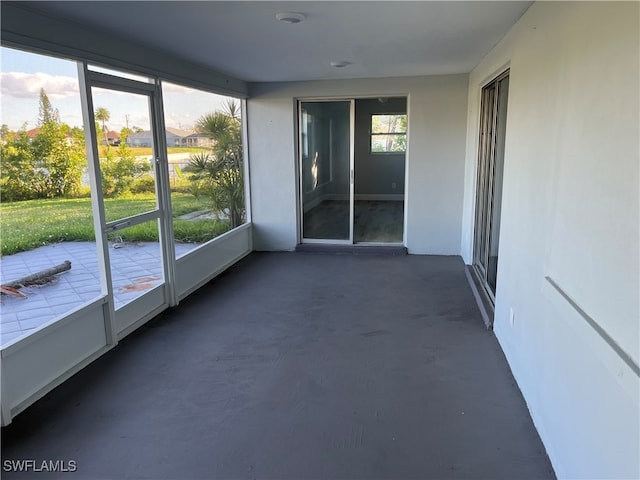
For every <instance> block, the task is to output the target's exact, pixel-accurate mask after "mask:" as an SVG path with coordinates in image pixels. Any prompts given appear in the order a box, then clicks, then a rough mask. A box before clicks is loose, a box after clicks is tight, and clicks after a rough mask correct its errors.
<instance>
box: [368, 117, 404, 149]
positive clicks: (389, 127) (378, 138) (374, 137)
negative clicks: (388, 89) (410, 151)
mask: <svg viewBox="0 0 640 480" xmlns="http://www.w3.org/2000/svg"><path fill="white" fill-rule="evenodd" d="M406 151H407V116H406V115H392V114H384V115H376V114H374V115H371V153H402V152H406Z"/></svg>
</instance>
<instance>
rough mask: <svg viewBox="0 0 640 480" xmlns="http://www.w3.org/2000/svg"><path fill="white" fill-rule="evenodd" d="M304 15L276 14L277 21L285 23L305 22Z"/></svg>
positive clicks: (291, 13)
mask: <svg viewBox="0 0 640 480" xmlns="http://www.w3.org/2000/svg"><path fill="white" fill-rule="evenodd" d="M304 18H305V17H304V14H302V13H296V12H280V13H276V19H277V20H279V21H281V22H284V23H300V22H301V21H303V20H304Z"/></svg>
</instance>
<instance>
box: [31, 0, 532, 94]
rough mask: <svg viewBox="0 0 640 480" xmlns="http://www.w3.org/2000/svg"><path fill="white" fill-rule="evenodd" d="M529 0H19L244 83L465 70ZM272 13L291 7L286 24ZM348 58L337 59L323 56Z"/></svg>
mask: <svg viewBox="0 0 640 480" xmlns="http://www.w3.org/2000/svg"><path fill="white" fill-rule="evenodd" d="M531 3H532V2H518V1H516V2H508V1H497V2H484V1H471V2H451V1H448V2H447V1H445V2H424V1H408V2H404V1H354V2H346V1H323V2H315V1H291V2H287V1H285V2H271V1H257V2H256V1H253V2H249V1H227V2H219V1H159V2H150V1H126V2H124V1H123V2H113V1H104V2H103V1H100V2H98V1H67V2H60V1H46V2H29V3H27V4H23V5H24V6H28V7H29V8H34V9H36V10H38V11H41V12H44V13H46V14H47V15H51V16H56V17H63V18H66V19H69V20H72V21H74V22H77V23H80V24H82V25H84V26H87V27H90V28H91V29H93V30H96V31H99V30H103V31H104V32H105V33H108V34H110V35H114V36H118V37H121V38H123V39H126V40H129V41H132V42H135V43H138V44H141V45H144V46H147V47H151V48H154V49H156V50H160V51H166V52H169V53H171V54H174V55H178V56H180V57H183V58H185V59H187V60H189V61H191V62H193V63H196V64H200V65H204V66H207V67H210V68H213V69H215V70H217V71H219V72H221V73H224V74H227V75H230V76H233V77H236V78H238V79H241V80H245V81H249V82H270V81H297V80H319V79H329V78H363V77H392V76H414V75H440V74H455V73H466V72H469V71H470V70H471V69H472V68H473V67H474V66H475V65H476V64H477V63H478V62H479V61H480V60H481V59H482V57H483V56H484V55H486V53H487V52H488V51H489V50H490V49H491V48H492V47H493V46H494V45H495V44H496V43H497V42H498V41H499V40H500V39H501V38H502V37H503V36H504V35H505V33H506V32H507V31H508V30H509V28H510V27H511V26H512V25H513V24H514V23H515V22H516V20H517V19H518V18H520V16H521V15H522V14H523V13H524V12H525V10H526V9H527V8H528V7H529V6H530V5H531ZM278 12H300V13H303V14H304V15H305V17H306V18H305V20H304V21H303V22H301V23H299V24H286V23H283V22H279V21H278V20H276V18H275V15H276V13H278ZM343 60H344V61H348V62H351V65H349V66H347V67H344V68H334V67H331V66H330V62H332V61H343Z"/></svg>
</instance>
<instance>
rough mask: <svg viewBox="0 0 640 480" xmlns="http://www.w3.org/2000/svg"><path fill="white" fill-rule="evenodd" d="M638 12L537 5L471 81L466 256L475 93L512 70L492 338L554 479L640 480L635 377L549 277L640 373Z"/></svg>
mask: <svg viewBox="0 0 640 480" xmlns="http://www.w3.org/2000/svg"><path fill="white" fill-rule="evenodd" d="M639 9H640V5H639V4H638V3H637V2H630V3H609V2H594V3H582V2H580V3H578V2H575V3H574V2H567V3H559V2H541V3H536V4H534V5H533V6H532V7H531V8H530V9H529V10H528V11H527V12H526V13H525V15H524V16H523V17H522V18H521V19H520V21H519V22H518V23H517V24H516V25H515V26H514V28H513V29H512V30H511V31H510V33H509V34H508V35H507V36H506V37H505V38H504V39H503V40H502V41H501V42H500V43H499V44H498V45H497V46H496V47H495V48H494V49H493V50H492V51H491V52H490V54H489V55H487V56H486V57H485V58H484V60H483V61H482V62H481V63H480V64H479V65H478V66H477V67H476V68H475V69H474V70H473V71H472V72H471V75H470V79H469V99H470V102H469V109H468V124H467V153H466V158H467V162H466V175H465V183H466V187H465V200H464V214H463V234H462V248H461V250H462V253H463V257H464V259H465V261H466V262H467V263H471V260H472V257H471V253H472V237H473V225H472V222H473V212H474V205H473V203H474V195H475V193H474V192H475V175H476V173H475V165H476V162H477V158H476V152H477V139H478V128H479V127H478V116H479V113H478V112H479V98H480V88H481V86H482V84H483V83H485V82H486V81H487V80H489V79H491V78H493V77H494V76H495V75H496V74H497V73H499V72H500V71H502V70H504V68H505V66H507V65H510V68H511V74H510V92H509V105H508V114H507V130H506V132H507V133H506V146H505V171H504V194H503V203H502V223H501V237H500V257H499V265H498V285H497V295H496V314H495V326H494V328H495V333H496V336H497V337H498V340H499V342H500V344H501V346H502V348H503V350H504V352H505V354H506V356H507V359H508V361H509V364H510V365H511V369H512V371H513V373H514V375H515V377H516V379H517V381H518V384H519V386H520V388H521V390H522V392H523V394H524V396H525V399H526V401H527V404H528V406H529V409H530V411H531V414H532V417H533V419H534V422H535V424H536V427H537V428H538V431H539V433H540V435H541V437H542V440H543V442H544V444H545V446H546V448H547V452H548V454H549V456H550V458H551V461H552V463H553V466H554V468H555V470H556V473H557V475H558V477H562V478H616V479H619V478H640V458H639V457H640V453H639V452H640V418H639V415H640V413H639V412H640V402H639V394H640V382H639V380H638V375H637V373H636V372H634V371H633V367H630V366H629V365H628V363H625V362H624V361H623V360H622V359H621V357H620V356H619V355H617V354H616V353H615V351H614V349H613V348H612V347H611V346H610V345H609V344H607V342H605V341H604V340H603V339H602V338H601V336H600V335H598V334H597V333H596V331H595V330H594V329H593V328H592V327H591V326H590V325H589V324H588V322H587V321H586V320H585V319H584V317H583V316H581V315H580V314H579V313H578V312H577V310H576V309H575V308H574V307H573V306H572V305H571V304H570V303H569V302H568V301H567V300H566V299H565V298H563V297H562V296H561V295H560V294H559V293H558V292H557V290H555V289H554V288H553V287H552V286H551V284H550V283H549V282H548V281H547V280H546V279H545V277H550V278H551V279H553V280H554V281H555V282H556V283H557V284H558V286H559V287H560V288H561V289H562V290H564V292H565V293H566V294H567V295H568V296H569V297H571V298H572V299H573V301H574V302H575V303H576V304H577V305H578V306H579V307H580V308H581V309H582V310H583V311H584V312H585V313H586V314H587V315H588V316H590V317H591V318H592V319H594V320H595V321H596V322H597V323H598V324H599V325H600V326H601V327H602V329H603V330H604V331H605V332H606V333H607V334H608V335H609V336H610V337H611V339H612V341H613V342H615V343H616V344H617V345H618V346H619V348H620V349H621V350H623V351H624V352H626V353H627V354H628V355H629V356H630V357H631V358H632V361H633V362H635V364H636V365H637V364H638V362H639V359H640V355H639V352H640V349H639V341H640V331H639V324H640V315H639V296H640V293H639V292H640V283H639V270H640V259H639V252H640V239H639V237H640V230H639V228H640V225H639V215H640V212H639V188H640V187H639V161H640V157H639V153H640V151H639V140H638V138H639V133H640V122H639V107H640V104H639V95H638V91H639V85H640V83H639V80H640V79H639V67H638V65H639V61H640V50H639V40H640V39H639V33H638V23H639V21H638V20H639V13H640V11H639ZM510 309H513V312H514V323H513V326H511V324H510V321H509V315H510Z"/></svg>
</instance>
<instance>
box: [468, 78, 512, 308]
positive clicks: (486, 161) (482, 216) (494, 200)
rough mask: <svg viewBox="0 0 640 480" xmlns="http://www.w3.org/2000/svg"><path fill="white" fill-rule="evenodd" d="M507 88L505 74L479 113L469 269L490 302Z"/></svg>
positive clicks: (494, 281)
mask: <svg viewBox="0 0 640 480" xmlns="http://www.w3.org/2000/svg"><path fill="white" fill-rule="evenodd" d="M508 87H509V76H508V72H507V73H505V74H503V75H501V76H500V77H498V78H497V79H496V80H494V81H492V82H491V83H490V84H488V85H487V86H486V87H484V88H483V90H482V103H481V114H480V139H479V149H478V183H477V196H476V217H475V233H474V237H475V238H474V258H473V266H474V268H475V271H476V272H477V275H478V277H479V279H480V281H481V282H482V284H483V285H484V287H485V290H486V291H487V292H488V294H489V296H490V298H491V299H492V301H493V299H494V298H495V294H496V286H497V272H498V241H499V237H500V215H501V205H502V177H503V171H504V145H505V129H506V118H507V100H508Z"/></svg>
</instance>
